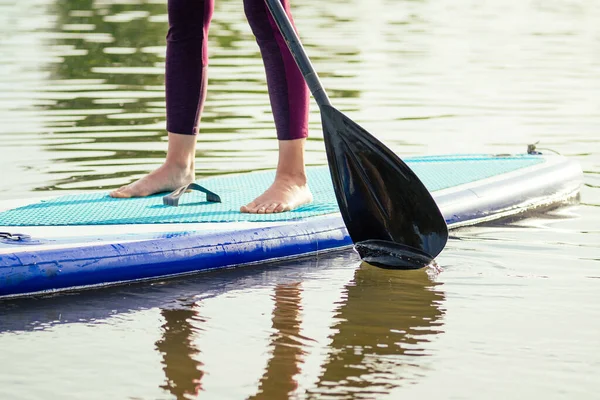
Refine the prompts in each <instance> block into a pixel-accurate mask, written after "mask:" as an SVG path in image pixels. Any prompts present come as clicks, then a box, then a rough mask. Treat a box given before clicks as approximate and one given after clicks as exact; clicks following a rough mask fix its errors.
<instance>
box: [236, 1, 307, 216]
mask: <svg viewBox="0 0 600 400" xmlns="http://www.w3.org/2000/svg"><path fill="white" fill-rule="evenodd" d="M282 4H283V6H284V8H285V10H286V12H287V15H288V17H289V18H290V20H292V16H291V13H290V7H289V1H288V0H282ZM244 11H245V12H246V17H247V18H248V22H249V23H250V27H251V28H252V32H253V33H254V36H256V42H257V43H258V46H259V48H260V52H261V55H262V58H263V61H264V64H265V71H266V74H267V85H268V88H269V97H270V100H271V109H272V110H273V117H274V119H275V127H276V129H277V139H278V140H279V161H278V163H277V173H276V176H275V181H274V182H273V184H272V185H271V187H270V188H268V189H267V190H266V191H265V192H264V193H263V194H262V195H261V196H259V197H258V198H256V199H255V200H254V201H252V202H251V203H249V204H247V205H245V206H242V207H241V209H240V211H242V212H249V213H271V212H282V211H288V210H292V209H294V208H296V207H298V206H300V205H302V204H306V203H309V202H311V201H312V194H311V193H310V190H309V188H308V184H307V179H306V169H305V165H304V144H305V141H306V137H307V136H308V106H309V93H308V87H307V86H306V83H305V81H304V78H303V77H302V74H301V73H300V70H299V69H298V66H297V65H296V62H295V61H294V58H293V57H292V55H291V53H290V51H289V49H288V48H287V45H286V44H285V40H284V39H283V37H282V36H281V33H280V32H279V29H278V28H277V26H276V25H275V21H274V20H273V18H272V16H271V14H270V12H269V10H268V9H267V7H266V4H265V2H264V0H244Z"/></svg>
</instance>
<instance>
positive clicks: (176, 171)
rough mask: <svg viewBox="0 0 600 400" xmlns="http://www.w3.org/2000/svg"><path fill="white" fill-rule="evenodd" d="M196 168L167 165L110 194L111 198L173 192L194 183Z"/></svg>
mask: <svg viewBox="0 0 600 400" xmlns="http://www.w3.org/2000/svg"><path fill="white" fill-rule="evenodd" d="M194 178H195V175H194V167H186V168H182V167H181V166H177V165H173V164H170V163H165V164H163V165H161V166H160V167H159V168H158V169H156V170H155V171H152V172H151V173H149V174H148V175H146V176H144V177H143V178H141V179H140V180H138V181H135V182H133V183H130V184H129V185H125V186H122V187H120V188H118V189H117V190H114V191H112V192H110V194H109V195H110V197H118V198H129V197H146V196H150V195H152V194H155V193H161V192H171V191H173V190H175V189H177V188H180V187H181V186H184V185H187V184H188V183H191V182H193V181H194Z"/></svg>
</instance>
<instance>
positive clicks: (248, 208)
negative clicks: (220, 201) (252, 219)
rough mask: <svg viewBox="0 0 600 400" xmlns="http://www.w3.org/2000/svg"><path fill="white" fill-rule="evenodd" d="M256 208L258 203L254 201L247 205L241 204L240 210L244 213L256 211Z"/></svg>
mask: <svg viewBox="0 0 600 400" xmlns="http://www.w3.org/2000/svg"><path fill="white" fill-rule="evenodd" d="M255 208H256V203H255V202H253V201H252V202H250V203H248V204H246V205H245V206H241V207H240V212H243V213H252V212H256V211H254V209H255Z"/></svg>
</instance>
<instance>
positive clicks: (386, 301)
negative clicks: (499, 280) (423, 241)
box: [310, 263, 445, 398]
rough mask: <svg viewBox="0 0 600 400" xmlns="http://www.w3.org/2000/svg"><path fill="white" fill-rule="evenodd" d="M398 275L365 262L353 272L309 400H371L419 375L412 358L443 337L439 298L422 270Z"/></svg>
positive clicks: (441, 296)
mask: <svg viewBox="0 0 600 400" xmlns="http://www.w3.org/2000/svg"><path fill="white" fill-rule="evenodd" d="M398 272H399V271H393V270H382V269H379V268H376V267H373V266H371V265H368V264H365V263H363V264H362V265H361V266H360V268H359V269H357V271H356V274H355V276H354V280H353V281H352V282H351V283H350V284H348V285H347V286H346V293H347V294H346V296H347V297H346V300H345V301H344V302H343V304H341V305H340V306H339V308H338V312H337V315H336V319H337V320H339V321H340V322H338V323H337V324H336V325H335V330H336V331H337V333H336V334H334V335H333V337H332V342H331V344H330V345H329V347H330V353H329V356H328V358H327V361H326V362H325V363H324V365H323V373H322V374H321V376H320V378H319V381H318V384H317V388H316V389H314V390H311V391H310V394H311V395H313V396H312V397H313V398H324V397H326V395H335V396H341V395H344V396H350V397H344V398H353V397H352V396H356V398H374V397H369V396H377V395H381V394H385V393H388V392H389V391H390V390H391V389H393V388H395V387H397V386H400V385H403V384H406V383H410V382H411V381H412V380H413V379H414V378H415V377H417V376H420V375H422V374H423V372H422V371H420V370H419V368H420V367H421V365H420V363H421V362H420V361H419V360H418V358H419V357H422V356H427V355H429V354H428V352H427V350H426V344H427V342H429V341H430V340H432V339H433V338H434V337H435V335H437V334H440V333H442V332H443V331H442V325H443V321H442V317H443V315H444V309H443V307H442V303H443V301H444V298H445V297H444V293H443V292H442V291H440V288H439V285H438V284H437V283H435V282H432V280H431V279H430V277H429V276H428V274H427V272H426V271H424V270H417V271H402V273H398ZM365 396H366V397H365ZM342 397H343V396H342Z"/></svg>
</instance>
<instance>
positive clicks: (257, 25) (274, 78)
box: [165, 0, 309, 140]
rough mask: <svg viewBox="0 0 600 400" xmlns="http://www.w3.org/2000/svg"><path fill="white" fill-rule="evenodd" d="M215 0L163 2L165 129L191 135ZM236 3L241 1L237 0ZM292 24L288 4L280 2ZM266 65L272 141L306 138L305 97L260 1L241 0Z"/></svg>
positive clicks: (296, 71)
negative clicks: (165, 14) (273, 131)
mask: <svg viewBox="0 0 600 400" xmlns="http://www.w3.org/2000/svg"><path fill="white" fill-rule="evenodd" d="M214 1H215V0H168V14H169V31H168V34H167V60H166V77H165V84H166V102H167V130H168V131H169V132H171V133H178V134H184V135H194V134H197V133H198V125H199V121H200V115H201V114H202V108H203V105H204V100H205V98H206V83H207V73H206V72H207V71H206V70H207V65H208V52H207V37H208V27H209V25H210V20H211V17H212V14H213V8H214ZM240 1H241V0H240ZM281 1H282V4H283V6H284V8H285V10H286V12H287V15H288V17H289V18H290V20H291V18H292V17H291V13H290V8H289V0H281ZM243 2H244V11H245V13H246V17H247V19H248V22H249V24H250V27H251V29H252V32H253V33H254V36H256V42H257V43H258V46H259V48H260V52H261V55H262V59H263V62H264V65H265V71H266V76H267V86H268V89H269V98H270V101H271V109H272V111H273V118H274V120H275V128H276V130H277V138H278V139H279V140H291V139H300V138H305V137H307V135H308V105H309V94H308V88H307V86H306V84H305V82H304V79H303V77H302V75H301V73H300V71H299V69H298V67H297V65H296V63H295V61H294V59H293V58H292V55H291V54H290V52H289V50H288V48H287V46H286V44H285V41H284V39H283V37H282V36H281V34H280V32H279V30H278V29H277V26H276V25H275V21H274V20H273V18H272V16H271V14H270V13H269V10H268V8H267V6H266V4H265V2H264V0H243Z"/></svg>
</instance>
